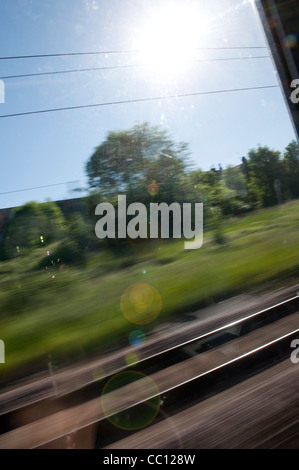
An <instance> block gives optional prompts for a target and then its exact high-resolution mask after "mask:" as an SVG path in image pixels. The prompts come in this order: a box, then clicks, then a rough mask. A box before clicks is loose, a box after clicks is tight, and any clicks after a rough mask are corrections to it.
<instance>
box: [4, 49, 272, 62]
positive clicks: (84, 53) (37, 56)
mask: <svg viewBox="0 0 299 470" xmlns="http://www.w3.org/2000/svg"><path fill="white" fill-rule="evenodd" d="M194 49H195V50H197V51H220V50H240V49H268V47H267V46H231V47H229V46H226V47H195V48H194ZM138 52H142V50H140V49H132V50H130V49H127V50H119V51H93V52H63V53H56V54H32V55H18V56H6V57H0V60H15V59H37V58H42V57H68V56H82V55H83V56H84V55H109V54H128V53H129V54H130V53H133V54H136V53H138Z"/></svg>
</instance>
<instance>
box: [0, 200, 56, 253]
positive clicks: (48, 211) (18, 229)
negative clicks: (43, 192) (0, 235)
mask: <svg viewBox="0 0 299 470" xmlns="http://www.w3.org/2000/svg"><path fill="white" fill-rule="evenodd" d="M64 231H65V219H64V216H63V214H62V212H61V210H60V209H59V207H58V206H57V205H56V204H55V203H54V202H46V203H43V204H38V203H37V202H28V203H27V204H25V205H23V206H21V207H18V208H17V209H15V211H14V213H13V217H12V219H11V220H10V221H9V223H8V227H7V237H6V248H7V250H8V251H9V252H10V253H14V252H15V250H16V249H17V247H19V248H21V247H27V248H32V247H35V246H41V245H42V244H44V243H49V242H51V241H53V240H55V239H58V238H59V237H60V236H61V234H62V233H63V232H64Z"/></svg>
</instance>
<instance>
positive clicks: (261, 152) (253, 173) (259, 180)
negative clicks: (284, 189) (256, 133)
mask: <svg viewBox="0 0 299 470" xmlns="http://www.w3.org/2000/svg"><path fill="white" fill-rule="evenodd" d="M248 173H249V184H248V189H249V195H250V198H251V199H252V200H253V202H257V203H259V204H260V205H262V206H265V207H266V206H271V205H274V204H277V203H278V202H281V185H282V182H283V164H282V161H281V159H280V152H278V151H274V150H270V149H269V148H268V147H258V148H257V149H256V150H250V152H249V153H248Z"/></svg>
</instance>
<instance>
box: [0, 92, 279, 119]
mask: <svg viewBox="0 0 299 470" xmlns="http://www.w3.org/2000/svg"><path fill="white" fill-rule="evenodd" d="M269 88H280V86H279V85H266V86H257V87H246V88H232V89H228V90H214V91H203V92H198V93H183V94H177V95H165V96H155V97H152V98H136V99H131V100H120V101H108V102H104V103H93V104H83V105H78V106H66V107H63V108H52V109H40V110H36V111H27V112H23V113H12V114H3V115H0V119H4V118H9V117H17V116H28V115H33V114H45V113H53V112H58V111H70V110H74V109H86V108H96V107H101V106H113V105H120V104H128V103H145V102H149V101H160V100H167V99H178V98H188V97H194V96H201V95H213V94H219V93H233V92H238V91H249V90H264V89H269Z"/></svg>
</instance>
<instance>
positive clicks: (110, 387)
mask: <svg viewBox="0 0 299 470" xmlns="http://www.w3.org/2000/svg"><path fill="white" fill-rule="evenodd" d="M133 384H134V385H133ZM132 385H133V386H132ZM120 388H123V390H118V389H120ZM148 397H149V399H147V398H148ZM134 403H140V404H139V405H138V406H137V407H132V405H133V404H134ZM101 404H102V410H103V412H104V414H105V415H106V417H107V418H108V420H109V421H110V422H111V423H112V424H113V425H114V426H116V427H118V428H120V429H125V430H128V431H132V430H137V429H142V428H144V427H146V426H148V425H149V424H150V423H151V422H152V421H153V420H154V419H155V417H156V416H157V414H158V412H159V409H160V395H159V390H158V388H157V386H156V384H155V383H154V381H153V380H152V379H151V378H150V377H148V376H147V375H145V374H143V373H141V372H137V371H134V370H132V371H124V372H120V373H119V374H116V375H114V376H113V377H112V378H111V379H110V380H108V382H107V384H106V385H105V387H104V389H103V392H102V396H101Z"/></svg>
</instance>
